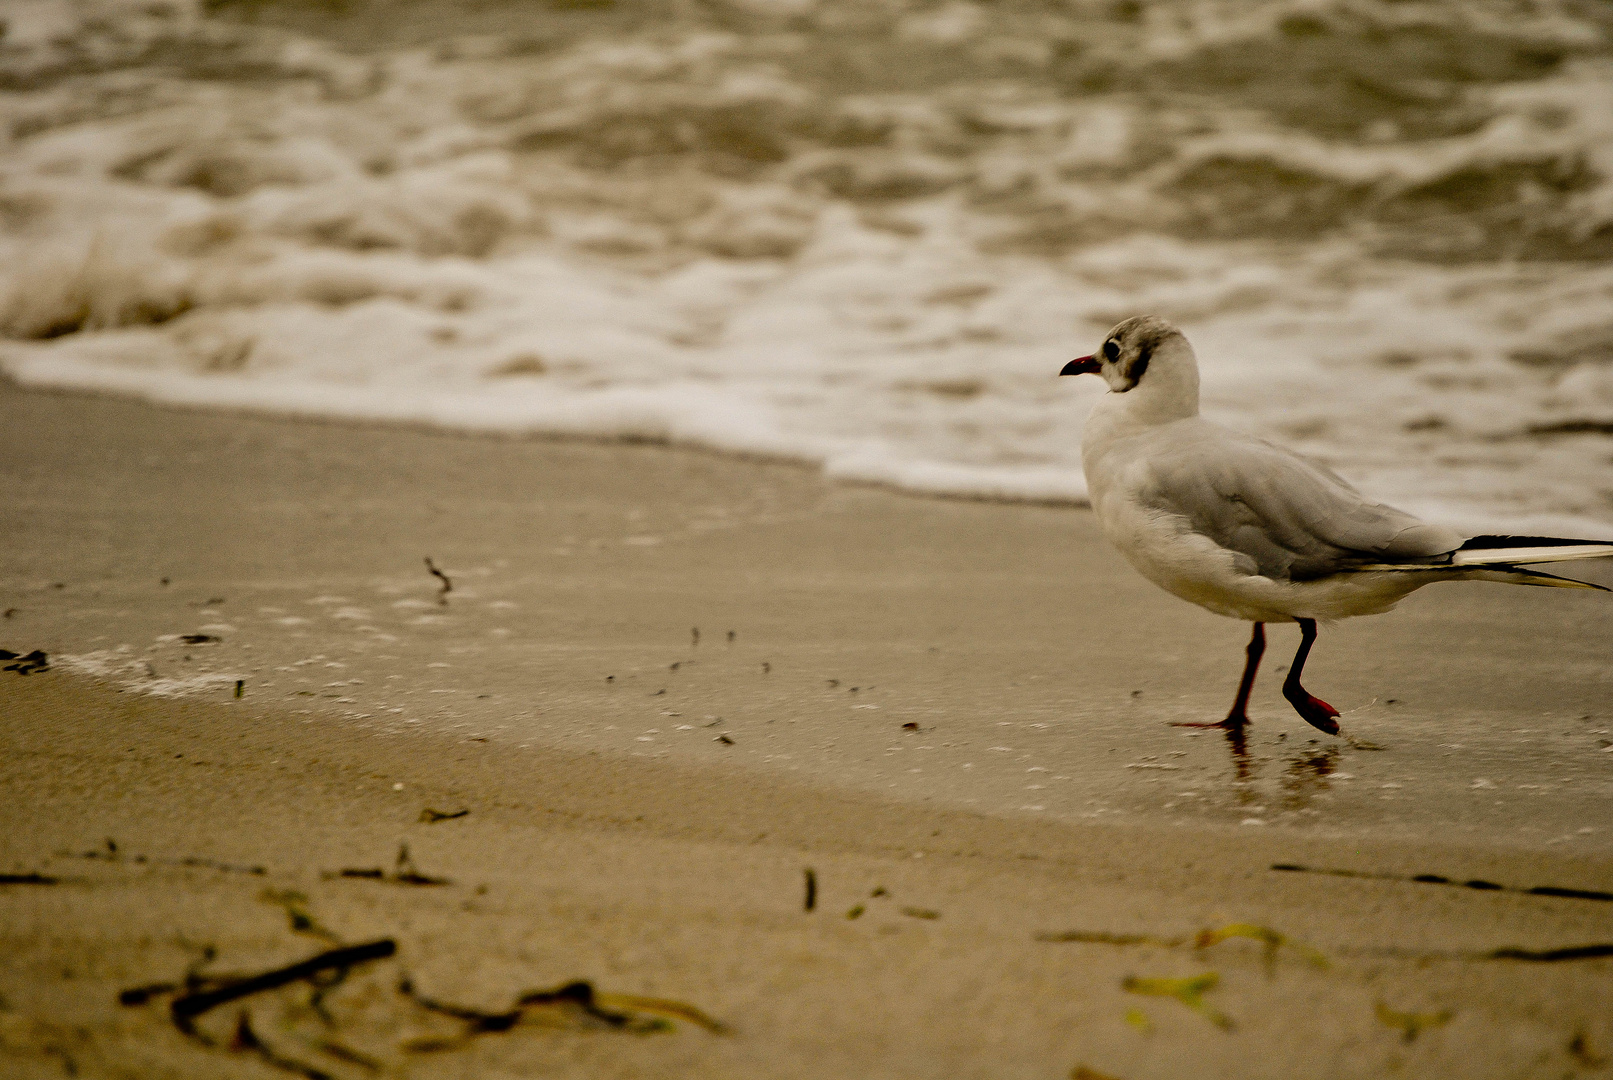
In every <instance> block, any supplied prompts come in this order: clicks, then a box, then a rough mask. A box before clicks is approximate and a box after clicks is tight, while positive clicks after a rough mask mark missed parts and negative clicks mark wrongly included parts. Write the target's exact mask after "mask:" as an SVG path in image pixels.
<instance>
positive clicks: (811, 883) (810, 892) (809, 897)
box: [803, 866, 818, 911]
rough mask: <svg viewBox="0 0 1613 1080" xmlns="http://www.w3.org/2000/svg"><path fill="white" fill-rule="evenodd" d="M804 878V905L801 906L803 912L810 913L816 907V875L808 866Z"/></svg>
mask: <svg viewBox="0 0 1613 1080" xmlns="http://www.w3.org/2000/svg"><path fill="white" fill-rule="evenodd" d="M805 876H806V903H805V904H804V905H803V910H805V911H811V910H812V909H814V908H816V907H817V906H818V875H817V874H814V873H813V872H812V867H810V866H809V867H807V868H806V871H805Z"/></svg>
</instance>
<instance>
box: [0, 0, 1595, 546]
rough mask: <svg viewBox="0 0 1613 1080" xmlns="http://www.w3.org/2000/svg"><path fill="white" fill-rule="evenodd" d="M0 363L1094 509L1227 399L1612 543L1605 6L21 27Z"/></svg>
mask: <svg viewBox="0 0 1613 1080" xmlns="http://www.w3.org/2000/svg"><path fill="white" fill-rule="evenodd" d="M0 16H3V19H4V23H5V34H4V36H3V37H0V140H3V151H0V370H3V371H4V372H5V373H6V374H7V375H8V376H9V377H11V378H13V379H16V380H18V381H19V382H21V383H24V384H26V385H34V386H55V387H76V388H93V389H98V390H103V391H109V392H114V393H120V394H129V395H137V396H141V397H146V398H150V399H153V400H158V401H165V402H178V403H186V404H193V405H201V406H209V407H218V408H226V409H244V410H266V411H273V412H282V413H289V414H302V415H317V416H330V417H346V418H361V419H367V420H378V421H386V422H400V423H424V424H431V425H440V426H444V427H450V428H459V429H466V430H481V431H494V432H510V433H545V434H562V435H582V436H594V437H603V438H625V439H635V440H648V441H666V442H673V443H681V444H688V445H698V446H704V447H709V448H713V449H716V450H720V451H724V452H732V453H739V454H752V455H762V456H768V457H782V458H789V459H796V460H800V461H805V462H810V463H814V464H817V465H819V466H821V467H822V468H823V469H825V470H826V471H827V472H828V473H830V474H831V475H834V476H837V477H843V478H846V479H849V480H856V481H864V482H872V483H881V484H888V485H893V486H897V487H901V488H905V489H908V490H912V491H917V492H927V493H935V494H948V495H959V496H976V497H993V498H1008V499H1035V500H1050V501H1066V502H1079V501H1081V500H1082V499H1083V497H1084V494H1085V489H1084V484H1083V481H1082V477H1081V471H1080V460H1079V448H1078V446H1079V438H1080V429H1081V423H1082V419H1083V417H1084V415H1085V413H1086V411H1087V409H1088V407H1089V406H1090V404H1091V402H1092V401H1093V400H1094V399H1095V397H1096V396H1097V394H1098V393H1100V392H1101V387H1100V385H1099V384H1098V382H1097V380H1090V379H1089V380H1080V379H1065V380H1060V379H1058V378H1056V377H1055V375H1056V372H1057V371H1058V369H1059V367H1060V366H1062V364H1063V363H1064V362H1065V361H1066V360H1067V359H1069V358H1070V357H1072V356H1075V355H1078V354H1081V353H1085V352H1089V351H1091V350H1092V348H1093V347H1094V346H1095V345H1097V344H1098V343H1099V341H1101V338H1102V335H1103V333H1104V331H1105V330H1106V329H1107V328H1108V327H1109V326H1111V325H1112V324H1113V323H1115V322H1117V321H1119V320H1120V319H1122V318H1125V317H1128V316H1131V315H1134V314H1140V313H1156V314H1161V315H1165V316H1167V317H1169V318H1171V319H1173V320H1175V321H1176V322H1177V323H1178V324H1179V325H1180V326H1181V327H1182V328H1183V329H1184V330H1185V331H1186V332H1187V333H1188V334H1189V336H1190V337H1191V339H1192V340H1193V342H1194V344H1195V347H1196V348H1197V350H1198V353H1199V357H1200V361H1201V364H1202V367H1203V375H1204V395H1205V402H1204V407H1205V411H1206V413H1208V414H1209V415H1211V416H1213V417H1215V418H1217V419H1220V420H1222V421H1225V422H1227V423H1229V424H1232V425H1234V426H1237V427H1240V428H1243V429H1246V430H1250V431H1254V432H1257V433H1260V434H1262V435H1266V436H1269V437H1272V438H1275V439H1278V440H1280V441H1282V442H1285V443H1287V444H1288V445H1291V446H1293V447H1295V448H1296V449H1298V450H1300V451H1302V452H1304V453H1307V454H1310V455H1313V456H1315V457H1318V458H1320V459H1323V460H1325V461H1327V462H1328V463H1329V464H1331V465H1332V466H1333V467H1335V468H1336V469H1338V470H1339V471H1340V472H1342V473H1343V474H1344V475H1346V476H1347V477H1349V478H1350V479H1352V480H1353V481H1355V482H1356V483H1357V484H1358V485H1359V486H1361V487H1362V488H1363V489H1364V490H1366V491H1368V492H1369V493H1371V494H1373V495H1375V496H1377V497H1380V498H1382V499H1384V500H1386V501H1389V502H1391V503H1394V504H1396V505H1399V506H1401V507H1403V508H1405V509H1408V510H1411V511H1413V512H1418V513H1423V514H1426V515H1429V516H1432V517H1435V518H1438V519H1441V520H1445V521H1449V522H1451V523H1453V524H1457V525H1459V526H1466V527H1469V528H1472V529H1473V530H1475V531H1478V530H1480V529H1485V528H1491V529H1505V528H1511V529H1542V530H1555V531H1565V532H1579V533H1581V534H1587V535H1590V534H1597V535H1608V534H1613V37H1610V34H1613V7H1610V6H1609V5H1607V4H1606V3H1602V2H1599V0H1493V2H1484V0H1394V2H1380V0H1341V2H1334V3H1327V2H1301V0H1270V2H1257V0H1236V2H1233V0H1228V2H1214V0H1113V2H1110V0H1104V2H1090V3H1089V2H1077V0H1065V2H1054V0H1042V2H1033V0H1003V2H999V3H989V4H988V3H969V2H965V0H955V2H943V3H918V2H902V0H885V2H880V0H700V2H697V0H664V2H650V0H616V2H614V3H613V2H611V0H547V2H539V0H522V2H514V0H510V2H503V3H495V2H477V3H470V2H461V3H457V4H455V3H446V2H442V0H417V2H410V0H398V2H393V3H381V2H379V0H319V2H315V0H79V2H73V0H8V2H7V3H6V4H5V5H4V7H3V8H0Z"/></svg>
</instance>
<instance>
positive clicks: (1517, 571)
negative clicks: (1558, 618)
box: [1462, 566, 1613, 592]
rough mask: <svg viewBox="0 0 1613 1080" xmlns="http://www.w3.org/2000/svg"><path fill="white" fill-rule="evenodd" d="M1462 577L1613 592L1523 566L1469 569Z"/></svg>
mask: <svg viewBox="0 0 1613 1080" xmlns="http://www.w3.org/2000/svg"><path fill="white" fill-rule="evenodd" d="M1462 577H1464V578H1465V579H1466V580H1468V581H1504V582H1506V583H1507V584H1509V585H1540V586H1543V587H1545V588H1548V589H1598V590H1600V591H1601V592H1613V589H1609V588H1607V587H1606V586H1604V585H1593V584H1591V583H1590V582H1588V581H1575V580H1574V579H1573V578H1565V577H1558V576H1557V575H1556V574H1543V573H1541V572H1540V571H1539V570H1525V569H1524V568H1523V567H1521V566H1485V567H1480V568H1477V569H1473V570H1469V571H1468V572H1467V573H1465V574H1463V575H1462Z"/></svg>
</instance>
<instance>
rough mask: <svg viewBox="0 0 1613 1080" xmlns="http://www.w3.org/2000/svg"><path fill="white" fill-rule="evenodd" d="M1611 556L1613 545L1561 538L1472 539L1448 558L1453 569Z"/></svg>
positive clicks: (1479, 537) (1487, 537) (1503, 537)
mask: <svg viewBox="0 0 1613 1080" xmlns="http://www.w3.org/2000/svg"><path fill="white" fill-rule="evenodd" d="M1610 556H1613V543H1608V542H1606V541H1599V540H1571V539H1568V538H1567V537H1560V536H1475V537H1473V539H1471V540H1469V541H1467V542H1466V543H1464V544H1463V545H1462V546H1461V547H1459V548H1457V549H1456V551H1455V552H1454V553H1452V555H1451V562H1450V565H1452V566H1516V565H1519V564H1521V563H1543V562H1568V561H1569V560H1571V559H1604V558H1608V557H1610Z"/></svg>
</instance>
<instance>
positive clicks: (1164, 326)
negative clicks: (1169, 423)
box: [1059, 315, 1199, 419]
mask: <svg viewBox="0 0 1613 1080" xmlns="http://www.w3.org/2000/svg"><path fill="white" fill-rule="evenodd" d="M1059 374H1060V375H1085V374H1092V375H1101V376H1102V377H1103V381H1104V382H1106V383H1108V384H1109V389H1110V391H1111V392H1113V393H1116V394H1130V393H1131V392H1132V391H1134V390H1137V389H1138V388H1139V387H1142V388H1143V389H1142V391H1141V392H1140V393H1138V394H1137V399H1138V401H1137V405H1138V407H1140V408H1141V409H1142V410H1143V413H1145V414H1155V413H1157V414H1160V415H1159V418H1160V419H1164V418H1167V415H1166V414H1169V415H1171V416H1174V415H1186V416H1191V415H1193V414H1195V413H1197V412H1198V406H1199V368H1198V360H1197V359H1196V358H1195V357H1194V355H1193V346H1191V345H1189V344H1188V343H1187V338H1186V337H1185V336H1183V334H1182V332H1181V331H1180V330H1178V329H1176V327H1174V326H1172V325H1171V324H1170V323H1168V322H1166V321H1165V320H1164V319H1161V318H1159V317H1158V316H1157V315H1139V316H1137V317H1136V318H1134V319H1127V320H1126V321H1125V322H1123V323H1121V324H1120V325H1119V326H1116V327H1115V328H1114V329H1113V330H1111V331H1109V335H1108V337H1106V338H1104V341H1103V344H1102V345H1101V346H1100V347H1099V348H1098V351H1097V352H1095V353H1093V354H1092V355H1091V356H1082V357H1078V358H1076V359H1074V360H1071V361H1070V362H1069V363H1068V364H1065V365H1064V370H1062V371H1060V372H1059ZM1142 399H1147V401H1148V404H1147V405H1144V404H1143V401H1142ZM1128 400H1129V399H1128Z"/></svg>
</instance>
